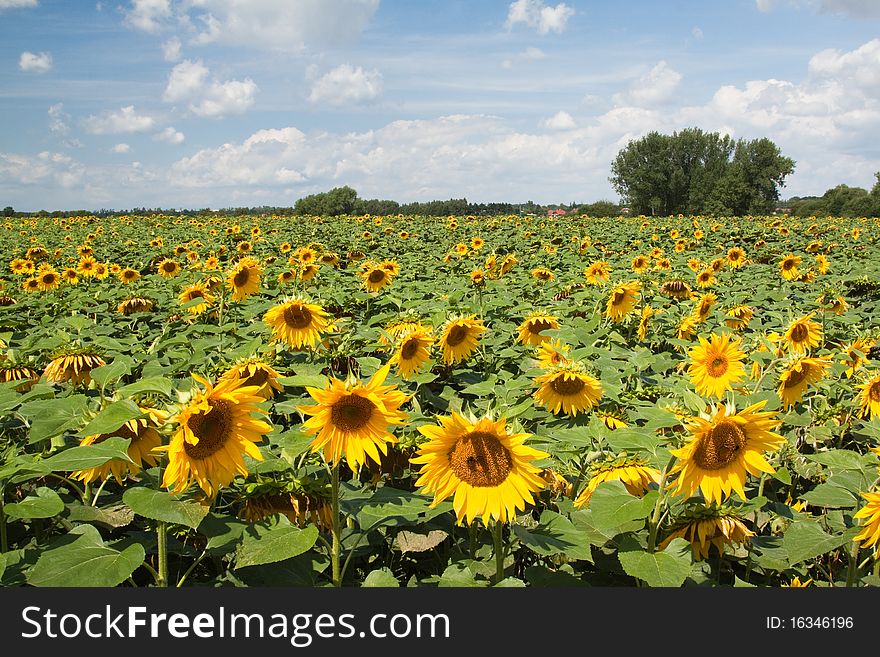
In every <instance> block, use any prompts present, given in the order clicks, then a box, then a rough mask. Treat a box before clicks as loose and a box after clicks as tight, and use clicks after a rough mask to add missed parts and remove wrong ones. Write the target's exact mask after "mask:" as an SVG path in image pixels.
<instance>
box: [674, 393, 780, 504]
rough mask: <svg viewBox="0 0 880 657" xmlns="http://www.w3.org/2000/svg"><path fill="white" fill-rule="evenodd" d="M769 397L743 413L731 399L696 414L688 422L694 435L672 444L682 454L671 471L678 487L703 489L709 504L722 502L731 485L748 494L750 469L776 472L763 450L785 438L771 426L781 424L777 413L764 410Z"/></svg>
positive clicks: (685, 490)
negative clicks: (711, 411) (678, 446)
mask: <svg viewBox="0 0 880 657" xmlns="http://www.w3.org/2000/svg"><path fill="white" fill-rule="evenodd" d="M766 403H767V400H763V401H761V402H758V403H757V404H753V405H751V406H749V407H747V408H744V409H743V410H742V411H740V412H739V413H737V412H736V408H735V407H734V406H733V405H732V404H731V405H722V406H718V407H716V410H715V413H714V414H713V415H711V416H707V415H702V416H701V417H695V418H692V419H691V421H690V422H689V423H688V429H689V430H690V432H691V436H692V439H691V441H690V442H689V443H688V444H687V445H685V446H684V447H682V448H681V449H677V450H670V451H671V453H672V454H673V455H674V456H676V457H677V458H678V459H680V460H679V461H678V462H677V463H676V464H675V466H674V467H673V469H672V470H671V471H670V474H675V473H678V478H677V479H676V481H675V482H674V486H675V491H676V492H677V493H682V492H683V493H685V494H686V495H693V493H694V492H695V491H696V490H697V489H699V490H701V491H702V493H703V498H704V499H705V501H706V503H707V504H711V503H712V502H713V501H717V502H718V503H719V504H721V503H722V502H723V501H724V498H725V497H727V496H729V495H730V493H731V491H734V492H736V493H737V494H738V495H739V496H740V497H741V498H742V499H746V494H745V490H744V488H743V486H744V484H745V481H746V475H747V474H752V475H755V474H758V473H759V472H766V473H768V474H773V473H774V472H775V470H774V469H773V468H772V467H771V466H770V464H769V463H767V461H766V460H764V457H763V456H762V452H765V451H776V450H778V449H779V448H780V447H781V446H782V444H783V443H784V442H785V438H783V437H782V436H781V435H779V434H777V433H773V431H772V429H775V428H776V427H778V426H779V425H780V424H782V420H777V419H775V417H774V416H775V415H776V413H775V412H772V411H765V412H761V411H760V409H761V408H763V407H764V405H765V404H766Z"/></svg>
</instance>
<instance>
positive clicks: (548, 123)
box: [540, 112, 577, 130]
mask: <svg viewBox="0 0 880 657" xmlns="http://www.w3.org/2000/svg"><path fill="white" fill-rule="evenodd" d="M540 126H541V127H542V128H545V129H547V130H571V129H572V128H575V127H577V124H576V123H575V122H574V119H573V118H572V116H571V114H569V113H568V112H556V114H554V115H553V116H551V117H548V118H546V119H543V120H542V121H541V123H540Z"/></svg>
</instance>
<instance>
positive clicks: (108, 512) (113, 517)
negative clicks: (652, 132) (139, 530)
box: [67, 502, 134, 529]
mask: <svg viewBox="0 0 880 657" xmlns="http://www.w3.org/2000/svg"><path fill="white" fill-rule="evenodd" d="M67 519H68V520H69V521H71V522H91V523H96V524H99V525H104V526H105V527H110V528H113V529H116V528H117V527H125V526H126V525H129V524H131V521H132V520H134V511H132V510H131V509H130V508H129V507H128V506H127V505H125V504H122V503H121V502H120V503H117V504H112V505H110V506H87V505H84V504H69V505H68V506H67Z"/></svg>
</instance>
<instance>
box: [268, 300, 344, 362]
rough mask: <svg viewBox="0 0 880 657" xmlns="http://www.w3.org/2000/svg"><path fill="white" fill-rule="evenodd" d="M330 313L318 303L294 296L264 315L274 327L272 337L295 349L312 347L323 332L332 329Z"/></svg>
mask: <svg viewBox="0 0 880 657" xmlns="http://www.w3.org/2000/svg"><path fill="white" fill-rule="evenodd" d="M329 317H330V316H329V315H328V314H327V313H326V312H325V311H324V309H323V308H322V307H321V306H319V305H318V304H314V303H308V302H306V301H305V300H304V299H302V298H301V297H294V298H292V299H290V300H288V301H284V302H282V303H280V304H278V305H276V306H273V307H272V308H270V309H269V310H268V311H266V314H265V315H264V316H263V321H264V322H265V323H266V324H268V325H269V327H270V328H271V329H272V339H273V340H280V341H281V342H284V343H285V344H287V345H290V346H291V347H293V348H294V349H302V348H303V347H306V348H309V349H312V348H314V347H315V345H316V344H317V343H318V340H320V338H321V335H322V334H323V333H326V332H328V331H329V330H330V329H331V326H330V319H329Z"/></svg>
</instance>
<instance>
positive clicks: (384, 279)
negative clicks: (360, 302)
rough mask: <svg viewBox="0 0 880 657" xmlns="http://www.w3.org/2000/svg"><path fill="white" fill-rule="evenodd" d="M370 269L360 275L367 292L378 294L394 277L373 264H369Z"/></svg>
mask: <svg viewBox="0 0 880 657" xmlns="http://www.w3.org/2000/svg"><path fill="white" fill-rule="evenodd" d="M367 264H368V265H369V267H368V268H366V269H365V271H364V272H362V273H361V274H360V276H361V278H362V279H363V281H364V288H365V289H366V290H367V292H378V291H379V290H381V289H382V288H383V287H385V286H386V285H389V284H390V283H391V281H392V279H393V278H394V275H393V274H392V273H391V272H389V271H388V270H387V269H385V268H384V267H381V266H380V265H376V264H373V263H367Z"/></svg>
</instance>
